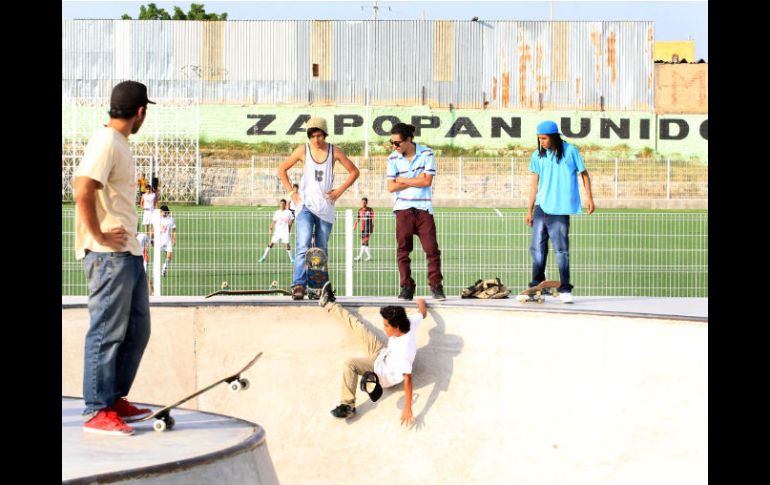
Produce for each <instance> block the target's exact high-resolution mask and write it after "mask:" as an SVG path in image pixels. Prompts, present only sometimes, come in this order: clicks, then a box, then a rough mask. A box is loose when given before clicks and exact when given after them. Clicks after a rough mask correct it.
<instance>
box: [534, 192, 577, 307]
mask: <svg viewBox="0 0 770 485" xmlns="http://www.w3.org/2000/svg"><path fill="white" fill-rule="evenodd" d="M548 239H551V241H552V242H553V251H554V253H556V262H557V264H558V265H559V277H560V278H559V279H560V281H561V286H559V293H568V292H571V291H572V288H573V286H572V285H571V284H570V280H569V277H570V275H569V216H560V215H550V214H546V213H545V212H543V210H542V209H541V208H540V206H539V205H536V206H535V210H534V211H533V214H532V243H531V244H530V246H529V253H530V254H531V255H532V281H531V282H530V283H529V287H530V288H532V287H533V286H537V285H539V284H540V283H542V282H543V281H545V263H546V259H547V257H548Z"/></svg>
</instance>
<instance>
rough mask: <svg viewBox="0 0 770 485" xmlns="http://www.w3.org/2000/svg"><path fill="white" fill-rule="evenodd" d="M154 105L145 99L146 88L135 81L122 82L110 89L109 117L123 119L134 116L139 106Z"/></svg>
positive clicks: (153, 102)
mask: <svg viewBox="0 0 770 485" xmlns="http://www.w3.org/2000/svg"><path fill="white" fill-rule="evenodd" d="M147 103H150V104H155V101H150V100H149V99H148V98H147V86H145V85H144V84H142V83H140V82H136V81H123V82H122V83H118V84H116V85H115V87H114V88H112V96H110V115H112V116H118V117H124V116H129V117H130V116H133V115H135V114H136V109H137V108H139V107H140V106H147Z"/></svg>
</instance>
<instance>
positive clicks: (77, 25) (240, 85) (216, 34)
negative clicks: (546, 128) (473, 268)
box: [62, 20, 654, 110]
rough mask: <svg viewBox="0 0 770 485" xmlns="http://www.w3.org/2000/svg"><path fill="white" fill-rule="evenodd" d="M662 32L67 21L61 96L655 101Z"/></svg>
mask: <svg viewBox="0 0 770 485" xmlns="http://www.w3.org/2000/svg"><path fill="white" fill-rule="evenodd" d="M653 43H654V31H653V27H652V23H651V22H539V21H526V22H524V21H522V22H518V21H491V22H486V21H479V22H473V21H421V20H407V21H378V22H374V21H226V22H188V21H151V22H150V21H139V20H63V21H62V95H63V96H65V97H104V96H109V93H110V89H111V87H112V85H114V83H115V82H116V81H119V80H123V79H129V78H130V79H137V80H140V81H142V82H144V83H145V84H147V85H148V88H149V89H150V92H152V93H153V95H154V96H156V97H158V98H166V97H195V98H196V99H197V100H198V101H199V102H201V103H225V104H226V103H232V104H235V103H240V104H245V103H248V104H313V105H334V104H365V103H367V102H368V103H369V104H373V105H397V106H405V105H406V106H409V105H418V104H423V105H430V106H433V107H450V106H454V107H455V108H491V109H526V110H540V109H585V110H600V109H605V110H652V109H654V105H653V101H654V69H653V62H652V49H653ZM314 65H315V66H316V67H315V73H314Z"/></svg>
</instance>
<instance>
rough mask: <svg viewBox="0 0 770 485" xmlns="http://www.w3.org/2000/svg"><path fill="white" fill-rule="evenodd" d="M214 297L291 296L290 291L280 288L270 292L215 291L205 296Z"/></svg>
mask: <svg viewBox="0 0 770 485" xmlns="http://www.w3.org/2000/svg"><path fill="white" fill-rule="evenodd" d="M215 295H291V291H289V290H284V289H281V288H274V289H272V290H217V291H215V292H214V293H209V294H208V295H206V298H209V297H212V296H215Z"/></svg>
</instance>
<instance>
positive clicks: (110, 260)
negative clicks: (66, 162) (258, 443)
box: [73, 81, 154, 436]
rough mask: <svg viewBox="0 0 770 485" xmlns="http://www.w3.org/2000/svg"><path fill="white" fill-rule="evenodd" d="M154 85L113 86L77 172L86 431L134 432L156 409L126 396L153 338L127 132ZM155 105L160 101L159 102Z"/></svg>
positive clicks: (142, 113)
mask: <svg viewBox="0 0 770 485" xmlns="http://www.w3.org/2000/svg"><path fill="white" fill-rule="evenodd" d="M148 103H153V102H152V101H150V100H149V99H147V87H146V86H145V85H144V84H141V83H138V82H135V81H124V82H122V83H120V84H118V85H116V86H115V87H114V88H113V90H112V97H111V99H110V111H109V115H110V121H109V122H108V123H107V124H106V125H105V126H103V127H101V128H99V129H98V130H96V132H95V133H94V134H93V136H92V137H91V139H90V140H89V142H88V145H87V146H86V149H85V153H84V154H83V158H82V160H81V162H80V165H79V166H78V168H77V170H76V172H75V180H74V183H73V188H74V192H75V202H76V204H77V210H76V211H75V256H76V258H77V259H78V260H83V266H84V269H85V273H86V277H87V280H88V290H89V296H88V313H89V316H90V324H89V328H88V332H87V333H86V338H85V356H84V357H85V358H84V366H83V399H84V400H85V405H86V408H85V410H84V411H83V419H84V421H85V423H84V424H83V431H86V432H89V433H98V434H106V435H115V436H126V435H130V434H133V432H134V430H133V428H131V427H130V426H128V425H127V424H126V421H129V422H130V421H133V420H136V419H140V418H143V417H145V416H147V415H149V414H150V413H151V411H150V410H149V409H140V408H137V407H136V406H134V405H133V404H131V403H130V402H129V401H128V400H127V399H126V398H125V396H127V395H128V392H129V391H130V390H131V386H132V384H133V382H134V377H135V376H136V371H137V369H138V368H139V363H140V362H141V360H142V355H143V354H144V349H145V347H146V346H147V342H148V341H149V339H150V302H149V294H148V290H147V280H146V275H145V270H144V264H143V258H142V248H141V247H140V246H139V242H138V240H137V239H136V227H137V222H138V221H137V215H136V209H135V207H134V197H135V193H136V192H135V191H136V165H135V162H134V158H133V156H132V154H131V148H130V147H129V144H128V137H129V136H130V135H132V134H134V133H136V132H138V131H139V128H141V126H142V123H144V120H145V118H146V117H147V104H148ZM153 104H154V103H153Z"/></svg>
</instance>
